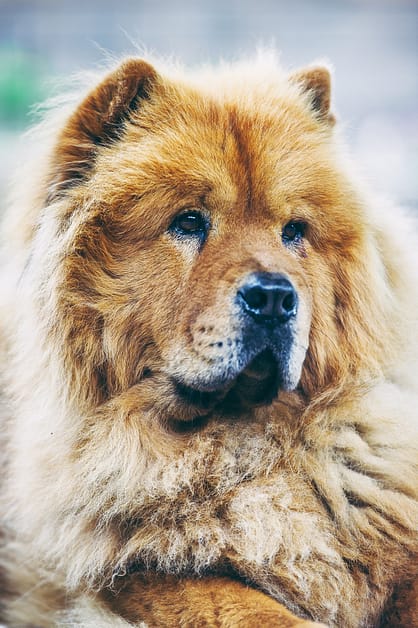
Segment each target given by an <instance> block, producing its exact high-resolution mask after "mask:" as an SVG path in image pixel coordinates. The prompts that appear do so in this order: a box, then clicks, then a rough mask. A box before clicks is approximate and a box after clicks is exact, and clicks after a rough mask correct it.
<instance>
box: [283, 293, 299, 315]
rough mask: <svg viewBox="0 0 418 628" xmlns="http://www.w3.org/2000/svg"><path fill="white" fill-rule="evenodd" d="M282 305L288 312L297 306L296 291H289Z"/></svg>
mask: <svg viewBox="0 0 418 628" xmlns="http://www.w3.org/2000/svg"><path fill="white" fill-rule="evenodd" d="M282 305H283V309H284V310H285V311H286V312H292V311H293V310H294V309H295V306H296V292H289V294H287V295H286V296H285V297H284V299H283V303H282Z"/></svg>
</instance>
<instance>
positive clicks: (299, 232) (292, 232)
mask: <svg viewBox="0 0 418 628" xmlns="http://www.w3.org/2000/svg"><path fill="white" fill-rule="evenodd" d="M305 231H306V223H304V222H301V221H295V222H288V223H287V225H285V226H284V227H283V231H282V240H283V242H284V244H297V243H298V242H300V241H301V240H302V239H303V236H304V235H305Z"/></svg>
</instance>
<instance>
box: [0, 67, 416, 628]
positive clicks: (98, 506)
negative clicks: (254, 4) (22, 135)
mask: <svg viewBox="0 0 418 628" xmlns="http://www.w3.org/2000/svg"><path fill="white" fill-rule="evenodd" d="M94 85H95V86H94V87H93V89H92V90H91V87H90V88H89V92H88V95H87V96H86V95H82V96H81V97H80V98H78V99H76V101H74V100H71V101H69V102H68V103H67V104H65V105H63V106H62V107H60V108H58V109H57V111H56V112H55V113H51V114H50V116H49V118H48V119H47V121H46V122H45V123H44V125H43V127H42V129H41V130H40V131H38V135H35V136H34V141H35V142H38V144H39V154H41V153H44V158H41V157H39V159H38V160H37V161H36V162H35V163H32V164H31V165H30V170H29V169H28V172H27V173H26V174H24V173H23V172H22V173H20V175H19V178H18V188H19V190H18V195H17V198H16V200H15V201H14V202H13V203H12V204H11V207H10V210H9V212H8V215H7V216H6V220H5V224H4V229H3V245H2V271H1V272H2V276H1V288H2V289H1V303H0V308H1V309H0V321H1V327H0V334H1V335H0V343H1V344H0V347H1V352H2V357H1V363H2V366H4V368H3V369H2V388H3V393H2V395H3V396H2V399H3V401H2V403H3V406H4V409H3V410H2V411H1V414H2V417H4V419H3V422H4V429H3V441H4V442H3V448H2V449H3V452H4V462H3V468H4V472H3V480H2V512H3V522H2V529H3V532H2V534H3V539H4V543H3V550H2V553H1V565H2V572H3V575H2V578H3V587H2V589H3V590H4V592H5V593H4V595H3V600H2V603H3V611H2V613H3V614H2V615H1V619H2V620H3V621H4V622H7V623H8V625H10V626H11V627H14V626H29V625H36V626H42V627H47V626H55V625H58V626H107V625H108V626H115V627H116V626H121V627H122V626H128V625H131V624H128V623H127V622H132V623H133V624H136V625H143V624H141V622H145V624H146V625H149V626H164V625H166V626H173V625H184V626H187V625H189V626H198V625H202V626H203V625H222V626H234V625H235V626H237V625H240V626H241V625H242V626H261V625H265V626H273V625H277V626H298V625H301V626H302V625H306V626H308V625H312V624H310V623H309V620H310V621H316V622H323V623H324V624H327V625H328V626H336V627H339V628H355V627H360V626H377V625H381V626H383V625H387V626H389V625H397V626H405V627H406V626H408V627H410V626H412V625H414V621H416V619H417V614H416V613H417V605H416V597H415V596H414V591H415V592H416V589H415V588H414V587H415V586H416V585H415V584H414V583H415V581H416V575H417V569H416V565H417V531H416V524H417V520H418V517H417V515H418V507H417V475H416V473H417V467H416V463H417V451H416V444H417V439H416V431H417V413H418V411H417V408H418V387H417V376H416V372H417V371H416V368H417V359H416V358H417V353H418V351H417V343H416V339H417V321H416V313H417V311H418V291H417V276H416V274H417V257H416V251H417V243H418V241H417V238H416V235H414V234H415V231H416V230H415V228H414V227H413V225H412V221H411V220H410V219H409V218H407V217H406V216H404V215H402V213H401V212H400V211H398V210H395V209H394V208H393V207H391V206H389V205H387V204H385V203H384V202H382V201H381V200H376V198H375V197H374V196H372V195H370V194H369V193H368V192H367V191H365V190H364V189H363V187H362V186H361V185H359V183H358V181H357V179H356V176H355V175H354V174H353V173H352V169H351V166H350V165H349V164H348V160H347V158H346V157H345V155H344V151H343V150H342V149H341V147H340V141H339V138H338V125H334V122H335V120H334V117H333V115H332V114H331V113H330V82H329V73H328V71H327V70H326V69H324V68H321V67H312V68H307V69H305V70H302V71H300V72H296V73H291V74H287V73H285V72H284V71H283V70H282V69H281V68H280V67H279V66H278V65H277V63H276V62H275V60H274V58H273V57H272V56H271V55H270V56H269V55H264V56H262V57H261V58H259V59H258V60H256V61H253V62H251V63H250V62H248V63H246V62H243V63H239V64H235V65H231V66H229V65H224V66H222V67H219V68H216V69H208V68H207V69H204V70H200V71H199V72H195V73H189V74H186V73H183V72H182V70H181V69H179V68H171V69H170V70H165V69H164V68H163V67H161V70H159V71H158V72H157V71H156V70H155V69H154V67H152V66H150V65H149V64H148V63H146V62H144V61H141V60H136V59H131V60H128V61H125V62H124V63H123V64H122V65H120V66H119V67H118V68H116V69H115V70H114V71H113V72H111V73H109V74H107V75H106V76H105V78H103V79H101V80H100V81H99V80H97V82H96V83H95V84H94ZM48 120H49V121H48ZM187 212H189V214H188V215H190V212H192V213H193V215H194V216H195V215H196V214H198V216H200V217H202V216H203V217H204V219H205V220H207V221H208V224H210V228H209V229H208V234H206V235H207V237H206V238H205V241H203V237H201V236H200V235H199V234H200V232H199V234H198V236H196V234H194V233H192V235H191V236H189V235H187V232H186V235H185V233H184V232H183V231H182V229H180V231H179V229H178V228H177V227H173V224H174V225H176V224H177V223H176V222H175V221H176V217H178V216H179V215H182V214H183V215H184V214H185V213H186V214H187ZM189 220H191V219H190V218H189ZM173 221H174V222H173ZM294 224H297V225H300V224H303V225H304V227H303V228H304V232H303V237H302V236H301V237H300V238H298V239H295V240H294V242H293V241H291V240H290V243H289V241H288V240H286V238H285V237H284V235H283V234H284V233H285V231H284V229H285V226H286V225H291V227H290V228H291V229H292V228H293V227H292V226H293V225H294ZM176 229H177V230H176ZM179 233H180V235H179ZM199 237H200V238H201V239H200V240H199ZM254 273H259V274H260V273H261V274H263V273H264V275H266V276H269V277H273V276H276V275H275V274H277V273H280V274H281V275H283V276H286V277H287V278H289V279H290V281H291V283H292V285H293V286H294V288H295V291H296V293H297V299H298V300H297V313H296V314H294V313H292V314H291V320H290V323H289V331H288V332H286V334H288V335H289V338H290V340H289V343H290V344H289V347H290V349H289V355H288V356H287V353H286V356H287V357H284V352H282V354H281V353H280V352H279V351H278V350H277V348H276V345H274V347H275V348H274V350H273V349H271V350H270V345H271V342H272V341H271V338H270V336H269V335H268V334H272V333H273V332H271V331H265V330H264V331H263V333H265V334H266V337H268V338H269V340H268V341H267V340H266V343H267V344H265V346H264V345H263V346H261V345H260V347H259V350H260V351H261V353H260V354H258V353H257V351H258V349H257V348H255V349H254V350H252V351H253V354H252V356H253V357H254V356H256V357H255V358H254V359H253V358H251V361H250V360H249V359H247V362H245V359H246V358H245V356H247V355H249V353H248V352H249V349H248V347H247V348H245V351H244V349H243V344H245V343H244V341H243V340H242V333H243V332H242V330H241V327H240V324H241V323H240V321H241V320H243V318H242V317H243V314H242V312H241V311H240V314H239V316H237V308H238V306H237V300H236V299H237V298H238V297H237V294H238V295H240V294H241V292H240V291H242V285H243V282H244V281H245V280H246V278H247V277H249V276H253V275H254ZM264 275H263V276H264ZM257 276H258V275H257ZM240 307H241V306H240ZM240 317H241V318H240ZM247 319H248V316H247V318H246V319H245V320H247ZM248 320H249V319H248ZM248 324H250V323H248ZM252 324H253V323H251V325H252ZM286 329H287V328H286ZM280 333H282V332H280ZM283 333H284V332H283ZM253 336H254V337H251V342H252V343H253V344H254V343H255V344H256V343H257V342H259V340H258V337H257V335H256V334H255V335H254V334H253ZM260 337H261V334H260ZM260 342H261V341H260ZM286 342H287V340H286ZM266 347H269V348H268V349H266ZM264 349H266V350H265V351H264ZM272 352H273V353H274V352H276V353H275V357H274V356H273V357H272ZM243 356H244V357H243ZM276 369H278V370H279V371H280V373H281V376H280V377H281V378H280V382H281V385H280V390H279V393H278V396H277V397H275V398H274V399H273V401H271V402H270V400H269V398H268V395H269V392H271V391H273V396H275V395H274V392H275V390H274V385H273V384H272V382H273V380H275V377H276ZM179 385H181V387H180V388H179ZM248 586H249V587H250V588H248ZM303 618H305V620H306V622H304V620H303Z"/></svg>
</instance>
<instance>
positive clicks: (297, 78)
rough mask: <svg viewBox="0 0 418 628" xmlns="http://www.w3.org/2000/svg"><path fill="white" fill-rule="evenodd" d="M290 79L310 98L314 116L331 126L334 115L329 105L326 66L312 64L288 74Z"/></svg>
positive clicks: (333, 121) (329, 90)
mask: <svg viewBox="0 0 418 628" xmlns="http://www.w3.org/2000/svg"><path fill="white" fill-rule="evenodd" d="M290 81H291V82H292V83H297V84H298V85H299V86H300V87H301V88H302V91H303V92H307V93H308V94H309V96H310V99H311V107H312V110H313V111H314V112H315V114H316V116H317V117H318V118H319V119H320V120H323V121H324V122H327V123H328V124H330V125H331V126H332V125H333V124H334V123H335V117H334V115H333V114H332V113H331V111H330V107H331V75H330V73H329V70H327V68H325V67H322V66H314V67H308V68H304V69H302V70H299V71H297V72H295V73H293V74H291V75H290Z"/></svg>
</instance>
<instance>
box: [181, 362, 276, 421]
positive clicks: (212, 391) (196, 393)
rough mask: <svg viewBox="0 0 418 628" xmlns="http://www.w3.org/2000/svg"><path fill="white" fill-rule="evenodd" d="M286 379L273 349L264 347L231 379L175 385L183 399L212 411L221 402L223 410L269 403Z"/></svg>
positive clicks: (199, 407) (200, 408) (197, 406)
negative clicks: (201, 384)
mask: <svg viewBox="0 0 418 628" xmlns="http://www.w3.org/2000/svg"><path fill="white" fill-rule="evenodd" d="M284 379H285V378H283V375H282V373H281V369H280V367H279V362H278V360H277V358H276V357H275V356H274V354H273V352H272V351H270V350H264V351H262V352H261V353H259V354H258V355H257V356H256V357H255V358H253V359H252V360H251V362H250V363H249V364H248V365H247V366H245V367H244V368H243V369H242V370H241V371H240V372H239V373H237V374H235V375H234V376H232V377H230V378H229V379H226V378H225V379H222V380H220V381H212V382H211V383H210V385H208V384H205V386H200V385H197V386H189V385H186V384H185V383H183V382H181V381H178V380H176V381H175V387H176V391H177V394H178V395H179V397H180V398H181V399H182V401H183V402H186V403H189V404H190V405H193V406H194V407H196V408H198V409H199V410H200V411H202V410H205V409H206V410H207V412H208V413H210V412H211V411H212V410H213V409H214V408H215V407H217V406H221V405H222V408H223V409H224V410H228V409H230V410H234V409H236V408H237V407H243V406H245V407H249V406H260V405H266V404H269V403H271V402H272V401H273V399H275V397H277V395H278V391H279V389H280V387H281V386H282V383H283V382H284Z"/></svg>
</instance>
